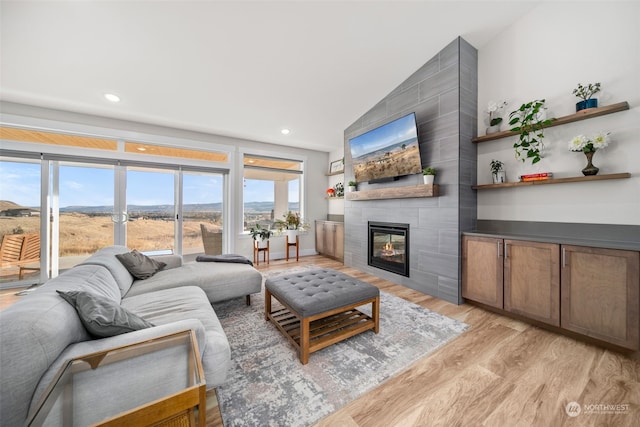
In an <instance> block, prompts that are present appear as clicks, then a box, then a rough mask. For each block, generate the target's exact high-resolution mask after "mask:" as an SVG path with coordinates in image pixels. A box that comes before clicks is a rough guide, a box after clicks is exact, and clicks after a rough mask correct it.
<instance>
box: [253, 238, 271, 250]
mask: <svg viewBox="0 0 640 427" xmlns="http://www.w3.org/2000/svg"><path fill="white" fill-rule="evenodd" d="M268 241H269V239H256V242H258V248H259V249H263V248H266V247H267V242H268Z"/></svg>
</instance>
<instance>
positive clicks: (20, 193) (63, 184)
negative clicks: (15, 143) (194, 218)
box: [0, 161, 298, 207]
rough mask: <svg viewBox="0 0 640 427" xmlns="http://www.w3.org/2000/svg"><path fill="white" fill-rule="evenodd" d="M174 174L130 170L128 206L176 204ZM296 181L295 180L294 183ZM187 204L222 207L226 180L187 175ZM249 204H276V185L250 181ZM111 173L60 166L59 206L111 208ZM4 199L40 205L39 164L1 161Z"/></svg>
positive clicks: (293, 190)
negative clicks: (273, 202)
mask: <svg viewBox="0 0 640 427" xmlns="http://www.w3.org/2000/svg"><path fill="white" fill-rule="evenodd" d="M173 177H174V174H173V172H171V171H164V172H155V171H152V172H149V171H141V170H129V171H128V173H127V203H128V204H130V205H164V204H173ZM296 182H297V181H296ZM183 188H184V195H183V202H184V204H194V203H218V202H221V201H222V188H223V176H222V175H218V174H196V173H187V172H185V174H184V179H183ZM245 189H246V191H247V192H246V194H245V196H246V197H245V201H247V202H262V201H272V200H273V197H274V194H273V182H271V181H256V180H251V185H250V186H249V188H247V187H246V186H245ZM113 193H114V171H113V168H110V167H108V168H102V167H95V168H94V167H92V168H87V167H78V166H65V165H62V166H61V167H60V207H67V206H112V205H113V201H114V196H113ZM289 197H290V201H292V202H295V201H298V189H297V185H296V186H295V187H294V188H292V186H290V196H289ZM0 200H8V201H11V202H14V203H17V204H19V205H22V206H30V207H38V206H40V164H39V163H20V162H8V161H0Z"/></svg>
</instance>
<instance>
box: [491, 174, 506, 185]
mask: <svg viewBox="0 0 640 427" xmlns="http://www.w3.org/2000/svg"><path fill="white" fill-rule="evenodd" d="M491 177H492V178H493V183H494V184H503V183H505V182H507V173H506V172H505V171H497V172H494V173H492V174H491Z"/></svg>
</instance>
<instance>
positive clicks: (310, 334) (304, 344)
mask: <svg viewBox="0 0 640 427" xmlns="http://www.w3.org/2000/svg"><path fill="white" fill-rule="evenodd" d="M272 296H273V297H274V298H276V301H278V302H279V303H280V304H282V305H283V306H284V308H282V309H279V310H273V311H272V309H271V297H272ZM366 304H371V316H369V315H367V314H365V313H363V312H361V311H359V310H357V309H356V307H360V306H363V305H366ZM264 312H265V320H270V321H271V322H272V323H273V324H274V325H276V326H277V327H278V329H280V331H281V332H282V333H283V334H284V335H285V336H286V337H287V338H288V339H289V341H290V342H291V343H292V344H293V345H294V346H295V347H296V349H297V351H298V355H299V357H300V362H302V364H303V365H306V364H307V363H308V362H309V354H310V353H313V352H314V351H318V350H321V349H323V348H325V347H327V346H330V345H331V344H335V343H337V342H340V341H342V340H345V339H347V338H349V337H352V336H354V335H357V334H359V333H361V332H364V331H368V330H369V329H373V331H374V332H375V333H376V334H377V333H378V332H379V331H380V297H379V296H377V297H375V298H370V299H367V300H364V301H360V302H358V303H356V304H349V305H345V306H342V307H338V308H335V309H333V310H330V311H326V312H324V313H319V314H316V315H313V316H309V317H301V316H300V315H298V314H297V313H296V312H295V311H294V310H292V309H291V307H289V306H288V305H287V304H286V303H284V302H282V301H280V300H279V299H278V298H277V297H276V296H275V295H272V294H271V292H269V290H268V289H265V304H264Z"/></svg>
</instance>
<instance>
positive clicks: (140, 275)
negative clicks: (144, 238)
mask: <svg viewBox="0 0 640 427" xmlns="http://www.w3.org/2000/svg"><path fill="white" fill-rule="evenodd" d="M116 258H118V261H120V262H121V263H122V265H124V266H125V268H126V269H127V270H129V273H131V275H132V276H133V277H135V278H136V279H148V278H149V277H151V276H153V275H154V274H156V273H157V272H158V271H160V270H162V269H163V268H165V267H166V266H167V264H165V263H164V262H160V261H156V260H154V259H153V258H149V257H148V256H146V255H145V254H143V253H140V252H138V251H137V250H135V249H134V250H132V251H131V252H127V253H124V254H118V255H116Z"/></svg>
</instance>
